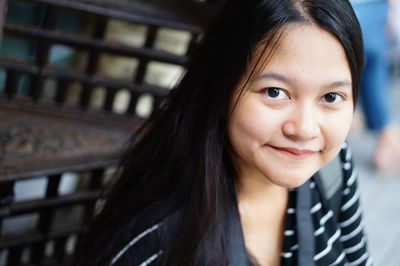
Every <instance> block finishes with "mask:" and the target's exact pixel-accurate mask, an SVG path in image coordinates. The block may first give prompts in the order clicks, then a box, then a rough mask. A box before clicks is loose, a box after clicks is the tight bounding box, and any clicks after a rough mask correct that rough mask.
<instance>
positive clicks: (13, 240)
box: [0, 223, 86, 249]
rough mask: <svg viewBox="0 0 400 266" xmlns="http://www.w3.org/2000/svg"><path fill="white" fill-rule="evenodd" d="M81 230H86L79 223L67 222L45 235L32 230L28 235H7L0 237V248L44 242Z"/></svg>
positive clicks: (77, 232)
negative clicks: (6, 236)
mask: <svg viewBox="0 0 400 266" xmlns="http://www.w3.org/2000/svg"><path fill="white" fill-rule="evenodd" d="M83 230H86V228H85V227H84V226H82V224H80V223H74V224H67V225H65V226H63V227H62V228H56V229H54V230H51V231H50V232H49V233H48V234H47V235H46V237H44V236H43V235H42V234H40V233H39V232H32V233H31V234H29V235H23V236H16V237H8V238H2V239H0V249H4V248H7V247H18V246H21V245H33V244H37V243H41V242H44V241H46V240H52V239H56V238H59V237H66V236H70V235H75V234H80V233H82V231H83Z"/></svg>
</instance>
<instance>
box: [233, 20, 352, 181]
mask: <svg viewBox="0 0 400 266" xmlns="http://www.w3.org/2000/svg"><path fill="white" fill-rule="evenodd" d="M285 30H286V33H285V35H284V37H283V38H282V40H281V42H280V45H279V46H278V48H277V50H276V51H275V52H274V54H273V56H272V58H270V59H269V60H268V62H267V63H266V64H265V66H264V67H262V68H261V69H260V71H257V74H255V75H253V77H251V78H250V80H249V82H248V84H247V85H246V86H247V87H246V88H245V89H246V92H245V93H244V94H243V95H242V96H241V97H240V98H239V100H238V102H237V105H236V106H235V107H234V108H235V109H234V110H233V113H232V116H231V118H230V120H229V139H230V143H231V145H232V147H233V150H234V158H235V162H236V164H237V166H238V170H239V176H240V178H241V179H242V180H243V179H246V178H250V179H251V180H253V181H254V180H258V181H260V182H263V183H265V182H267V183H273V184H275V185H278V186H282V187H288V188H292V187H297V186H300V185H301V184H302V183H304V182H305V181H306V180H307V179H308V178H310V177H311V176H312V175H313V174H314V173H315V172H317V171H318V170H319V169H321V168H322V167H324V166H325V165H326V164H327V163H329V162H330V161H331V160H332V159H333V158H334V157H335V156H336V155H337V153H338V152H339V150H340V148H341V145H342V144H343V142H344V141H345V138H346V136H347V134H348V132H349V129H350V126H351V122H352V118H353V108H354V105H353V100H352V99H353V94H352V83H351V81H352V80H351V72H350V68H349V65H348V62H347V59H346V56H345V52H344V49H343V47H342V46H341V44H340V42H339V41H338V40H336V39H335V38H334V37H333V36H332V35H331V34H330V33H328V32H327V31H325V30H323V29H321V28H319V27H317V26H315V25H293V26H291V27H287V28H285ZM267 52H268V49H267ZM261 61H262V60H261ZM239 89H240V88H238V90H239ZM232 105H233V104H232Z"/></svg>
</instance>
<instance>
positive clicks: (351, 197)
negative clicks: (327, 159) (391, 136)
mask: <svg viewBox="0 0 400 266" xmlns="http://www.w3.org/2000/svg"><path fill="white" fill-rule="evenodd" d="M340 158H341V165H342V167H343V169H344V171H343V173H344V175H343V186H342V204H341V206H340V212H339V214H338V215H337V216H338V217H337V218H336V217H335V214H334V212H333V211H332V210H331V209H330V208H328V207H327V206H325V205H326V204H324V201H323V200H322V198H323V197H322V195H321V191H320V190H319V187H318V186H317V185H316V183H315V182H314V180H313V178H312V179H311V182H309V184H310V188H311V193H312V195H311V199H312V207H311V210H310V215H311V217H312V221H313V224H314V237H315V255H314V262H315V265H318V266H319V265H321V266H327V265H332V266H333V265H346V266H347V265H349V266H356V265H361V266H369V265H372V260H371V258H370V256H369V253H368V250H367V239H366V236H365V234H364V225H363V222H362V211H361V208H360V203H359V192H358V189H357V170H356V169H355V168H354V167H353V163H352V155H351V151H350V149H348V147H347V144H345V145H344V146H343V148H342V150H341V151H340ZM295 195H296V189H294V190H292V191H290V193H289V204H288V209H287V214H286V225H285V231H284V243H283V249H282V253H281V265H282V266H292V265H298V257H297V256H298V248H299V244H298V237H297V227H296V224H297V221H296V208H295V206H296V202H295V201H296V196H295ZM237 219H238V220H239V218H237ZM336 219H338V221H337V222H336ZM164 226H165V225H164V223H159V224H155V225H151V226H149V227H148V228H147V229H146V230H144V231H142V232H140V233H139V234H136V235H135V236H134V237H132V238H131V239H130V241H128V242H127V243H125V244H124V246H123V247H122V248H121V249H119V250H118V251H117V252H116V253H115V255H114V256H113V258H112V261H111V263H110V265H112V266H117V265H118V266H127V265H139V266H147V265H156V264H158V262H161V261H162V259H163V249H162V247H161V245H157V241H158V242H160V239H162V231H163V230H161V229H162V228H163V227H164ZM164 229H165V228H164ZM240 233H241V232H240ZM154 243H156V244H154ZM243 249H245V247H244V246H243Z"/></svg>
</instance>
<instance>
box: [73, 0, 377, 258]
mask: <svg viewBox="0 0 400 266" xmlns="http://www.w3.org/2000/svg"><path fill="white" fill-rule="evenodd" d="M362 65H363V48H362V39H361V34H360V28H359V25H358V22H357V19H356V17H355V15H354V12H353V10H352V8H351V6H350V4H349V3H348V1H347V0H340V1H338V0H228V1H227V3H226V5H225V6H224V7H223V9H222V10H221V12H220V15H219V16H218V18H217V19H216V21H215V23H213V25H212V26H211V27H210V29H209V31H208V32H207V34H206V35H205V38H204V39H203V42H202V44H201V45H200V47H199V49H198V51H197V53H196V55H195V56H194V57H193V58H192V61H191V64H190V66H189V67H188V69H187V72H186V73H185V75H184V77H183V78H182V80H181V82H180V84H179V85H178V86H177V88H175V89H174V90H173V91H172V92H171V94H170V95H169V97H168V98H167V99H166V100H165V102H164V103H163V104H162V106H161V107H160V110H159V111H158V112H156V114H155V115H154V116H153V117H152V118H151V119H150V120H149V121H148V123H147V124H146V125H145V126H144V127H143V129H142V130H141V131H140V132H139V133H138V134H137V135H136V136H135V138H134V140H133V143H132V145H131V147H130V148H129V150H128V151H127V153H126V156H125V157H124V158H123V161H122V174H121V178H120V179H119V181H118V182H117V184H115V186H114V188H113V191H112V193H111V195H110V196H109V198H108V201H107V204H106V205H105V207H104V209H103V210H102V212H101V213H100V214H99V215H98V216H97V219H96V221H95V223H94V224H93V225H92V227H91V231H90V232H89V233H88V235H87V237H86V239H85V241H84V244H83V246H82V248H81V255H80V258H79V260H80V262H79V263H78V264H79V265H115V266H116V265H118V266H119V265H174V266H176V265H210V266H211V265H212V266H215V265H218V266H220V265H237V266H242V265H268V266H269V265H311V264H315V265H324V266H325V265H371V260H370V257H369V254H368V252H367V247H366V238H365V235H364V229H363V226H362V221H361V211H360V208H359V200H358V192H357V183H356V175H357V173H356V172H355V171H353V166H352V162H351V153H350V151H349V150H348V148H347V145H346V144H345V138H346V135H347V134H348V131H349V129H350V125H351V121H352V116H353V110H354V104H355V99H356V98H357V94H358V86H359V81H360V73H361V71H362ZM338 153H340V156H339V157H340V159H341V164H342V168H343V182H342V191H341V195H342V198H341V206H340V210H339V212H340V213H339V214H338V216H337V218H336V216H335V214H334V212H333V211H332V210H331V207H330V206H328V205H329V204H326V202H325V201H324V200H323V191H322V189H321V187H319V186H318V185H316V182H315V180H314V179H315V176H314V175H315V174H316V173H317V172H318V171H319V170H320V169H321V168H323V167H324V166H325V165H327V164H328V163H329V162H330V161H332V160H333V159H334V158H335V157H336V156H337V155H338ZM300 189H301V190H302V191H306V192H307V193H306V194H305V195H307V197H305V198H301V197H298V195H299V194H297V193H298V192H299V190H300ZM303 203H308V204H309V205H310V208H309V210H308V211H307V212H306V215H305V216H303V218H304V219H303V218H301V219H299V218H298V216H297V215H296V214H297V213H298V210H299V208H300V206H301V205H302V204H303ZM307 219H308V220H310V221H311V222H310V228H311V229H310V231H309V234H308V237H309V238H310V239H311V240H312V241H313V244H312V245H310V247H307V246H304V245H299V235H301V234H303V235H304V233H305V231H303V229H302V228H305V227H304V226H303V225H304V224H305V223H306V220H307ZM306 236H307V235H306ZM304 249H305V250H306V251H307V249H308V255H311V256H310V257H311V260H312V261H311V262H310V261H309V260H308V261H307V258H305V256H304V254H305V253H304V252H300V251H301V250H304ZM310 263H311V264H310Z"/></svg>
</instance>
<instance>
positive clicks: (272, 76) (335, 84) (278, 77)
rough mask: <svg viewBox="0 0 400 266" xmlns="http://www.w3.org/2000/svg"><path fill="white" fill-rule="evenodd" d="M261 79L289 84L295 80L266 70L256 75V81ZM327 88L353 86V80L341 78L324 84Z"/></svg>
mask: <svg viewBox="0 0 400 266" xmlns="http://www.w3.org/2000/svg"><path fill="white" fill-rule="evenodd" d="M261 79H272V80H277V81H281V82H284V83H287V84H289V85H293V84H294V83H295V82H294V80H293V79H291V78H290V77H286V76H284V75H282V74H279V73H276V72H265V73H262V74H261V75H260V76H258V77H256V78H255V79H254V80H253V82H254V81H258V80H261ZM323 87H324V88H326V89H331V88H338V87H350V88H351V87H352V83H351V81H348V80H340V81H334V82H332V83H329V84H326V85H324V86H323Z"/></svg>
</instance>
